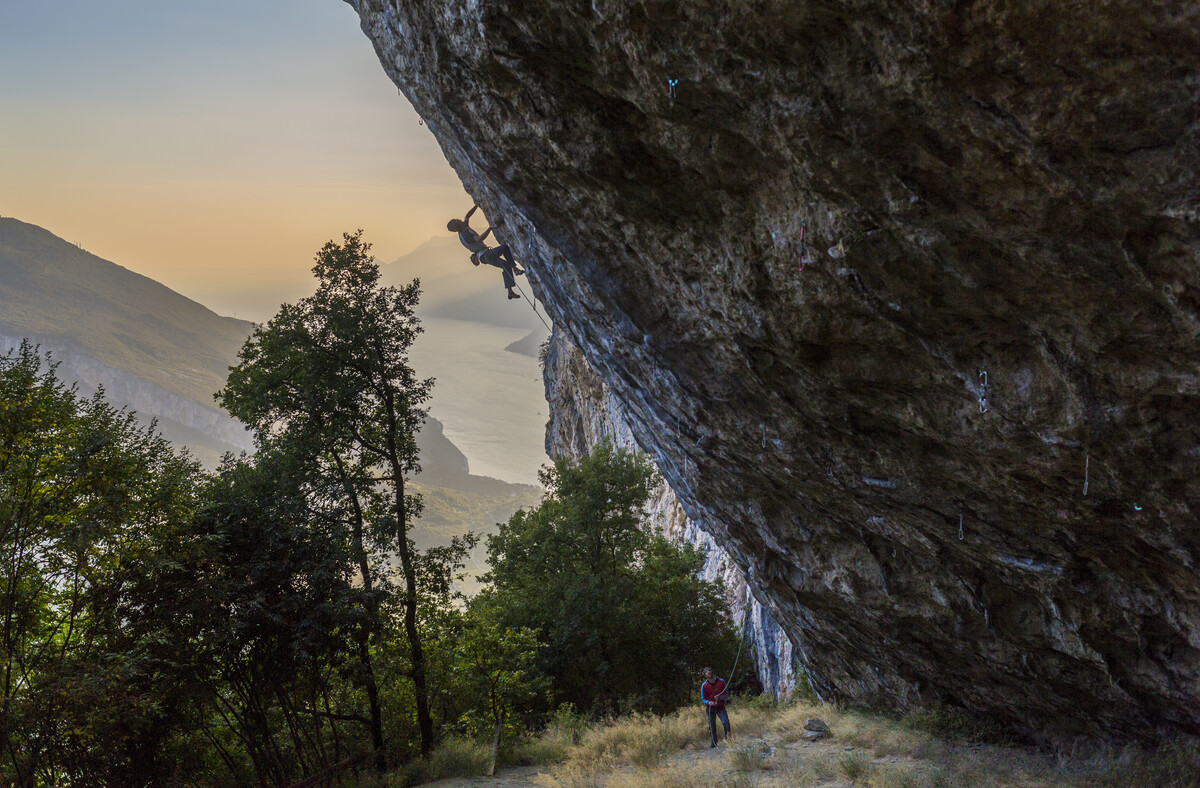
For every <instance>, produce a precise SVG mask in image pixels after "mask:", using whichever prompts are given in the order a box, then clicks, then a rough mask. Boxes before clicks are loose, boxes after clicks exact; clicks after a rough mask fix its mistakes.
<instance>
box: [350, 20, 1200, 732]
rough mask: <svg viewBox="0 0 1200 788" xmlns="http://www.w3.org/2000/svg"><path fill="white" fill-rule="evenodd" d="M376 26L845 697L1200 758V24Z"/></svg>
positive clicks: (673, 472)
mask: <svg viewBox="0 0 1200 788" xmlns="http://www.w3.org/2000/svg"><path fill="white" fill-rule="evenodd" d="M349 2H350V4H351V5H352V6H354V7H355V9H356V10H357V12H358V13H359V15H360V17H361V20H362V27H363V30H364V31H365V32H366V33H367V35H368V36H369V37H370V39H371V40H372V42H373V43H374V46H375V48H376V50H377V52H378V54H379V57H380V61H381V63H382V64H383V66H384V68H385V70H386V71H387V73H388V74H389V75H390V76H391V78H392V79H393V80H394V81H395V82H396V84H397V85H399V86H400V87H401V88H402V90H403V91H404V93H405V94H406V96H407V97H408V99H409V100H410V101H411V102H412V103H413V105H414V106H415V107H416V109H417V110H418V112H420V114H421V115H422V117H423V118H424V121H425V124H426V126H427V127H428V128H429V129H430V130H431V131H432V132H433V133H434V135H435V136H436V138H437V139H438V141H439V143H440V144H441V146H442V149H443V151H444V152H445V154H446V157H447V159H448V160H449V161H450V163H451V164H452V165H453V166H454V167H455V169H456V170H457V172H458V174H459V175H460V177H461V178H462V180H463V183H464V184H465V186H466V188H467V190H468V191H469V192H470V193H471V194H472V195H473V196H474V197H476V198H477V200H478V201H479V203H480V204H481V205H482V206H483V207H484V209H485V211H486V212H487V214H488V216H489V218H491V219H492V220H493V222H494V223H495V224H496V226H497V228H498V229H497V235H498V237H499V239H500V240H502V241H505V242H508V243H509V244H510V245H511V246H512V248H513V249H514V252H515V254H516V256H517V257H518V259H519V261H520V262H522V263H524V264H525V265H526V266H527V267H528V268H529V269H530V272H531V278H532V280H533V283H534V285H535V291H536V293H537V295H538V297H539V298H540V299H541V300H542V301H543V303H544V304H545V306H546V309H547V312H548V313H549V314H550V316H551V317H552V318H553V320H554V322H555V324H556V325H557V326H559V327H561V328H562V329H563V330H565V332H566V333H567V334H568V335H569V337H570V340H571V342H572V344H574V345H575V346H577V347H578V348H579V350H580V352H582V354H583V356H584V357H585V358H586V360H587V363H588V365H589V366H590V367H591V368H592V369H593V370H594V371H595V372H596V373H597V374H598V375H599V377H600V378H601V379H602V380H603V381H604V384H605V385H606V386H607V387H608V389H609V391H610V392H611V394H612V396H613V397H615V398H616V400H617V401H619V402H620V403H622V406H623V408H624V411H625V417H626V421H627V423H628V425H629V427H630V428H631V429H632V431H633V436H634V438H635V439H636V441H637V443H638V444H639V445H641V446H642V447H643V448H644V449H645V450H646V451H648V452H649V453H650V454H652V455H653V457H654V458H655V460H656V462H657V463H658V466H659V468H660V469H661V470H662V472H663V474H664V475H665V477H666V479H667V480H668V481H669V483H670V486H671V488H672V489H673V490H674V491H675V493H676V494H677V495H678V497H679V499H680V501H681V502H682V504H683V506H684V508H685V509H686V511H687V513H688V515H689V517H691V518H692V519H693V520H695V521H696V522H700V523H703V524H704V525H705V527H706V528H708V529H710V531H711V534H712V536H713V537H714V538H715V539H716V541H717V542H718V543H719V544H720V545H721V546H722V547H723V548H724V549H725V550H726V551H727V552H728V553H729V554H730V556H731V557H732V558H733V560H734V561H735V562H736V563H737V565H738V566H739V567H740V568H741V570H742V571H743V572H744V574H745V577H746V579H747V582H748V583H749V584H750V585H751V586H752V588H753V589H754V593H755V596H756V597H757V598H759V599H760V600H762V602H763V604H764V605H765V606H766V607H767V608H768V610H769V612H770V615H771V616H772V617H773V618H774V619H775V620H776V621H778V622H779V623H780V625H781V626H782V627H783V629H784V631H786V632H787V633H788V635H789V637H790V638H791V640H792V643H793V645H794V646H795V647H796V650H797V653H798V655H799V659H800V660H801V661H802V663H803V664H804V665H805V667H806V670H807V672H808V675H809V678H810V681H811V682H812V684H813V686H814V688H815V689H816V690H818V691H819V692H820V693H821V694H822V695H823V696H824V697H826V698H833V697H840V698H846V699H855V700H859V701H864V702H870V703H878V704H883V705H888V706H893V707H904V706H907V705H910V704H914V703H922V702H928V701H933V700H942V701H948V702H952V703H956V704H961V705H963V706H965V707H967V708H969V709H972V710H974V711H976V712H980V713H986V714H991V715H994V716H995V717H997V718H999V719H1003V720H1006V721H1008V722H1009V723H1011V724H1013V725H1015V726H1018V727H1019V728H1021V729H1023V730H1025V731H1026V732H1027V733H1029V734H1030V735H1032V736H1035V737H1042V736H1060V735H1070V734H1074V733H1086V734H1093V733H1106V732H1108V733H1112V732H1116V731H1118V730H1119V731H1121V732H1122V733H1123V734H1124V735H1129V734H1130V733H1131V732H1133V733H1134V735H1145V736H1147V737H1151V736H1153V735H1154V734H1155V733H1158V732H1163V731H1169V730H1170V731H1184V732H1188V733H1191V734H1200V697H1198V696H1200V683H1198V680H1200V577H1198V575H1197V560H1198V559H1200V542H1198V532H1197V522H1198V519H1200V518H1198V515H1200V484H1198V482H1197V470H1198V465H1200V401H1198V399H1197V394H1198V386H1200V369H1198V367H1200V365H1198V362H1200V349H1198V348H1200V346H1198V343H1197V333H1198V332H1200V314H1198V308H1200V304H1198V300H1197V298H1198V296H1197V294H1198V290H1197V285H1198V282H1197V278H1198V276H1200V271H1198V268H1197V262H1198V260H1197V251H1198V249H1200V188H1198V186H1197V184H1198V183H1200V120H1198V118H1200V97H1198V93H1200V58H1197V57H1196V53H1197V52H1200V6H1198V5H1197V4H1195V3H1190V2H1163V3H1153V4H1148V3H1140V2H1136V1H1135V0H1094V2H1087V3H1083V2H1069V3H1062V2H1055V3H1052V2H1029V3H999V2H985V1H983V0H977V1H972V0H961V1H959V2H948V1H946V2H941V1H932V0H925V1H919V2H914V3H907V2H906V3H901V2H897V1H896V0H872V1H871V2H867V0H844V1H841V2H839V1H837V0H744V1H743V2H730V1H729V0H721V1H720V2H718V1H717V0H692V1H690V2H686V3H679V2H656V1H655V0H638V1H636V2H635V1H634V0H627V1H619V2H618V1H616V0H593V1H591V2H565V3H564V2H558V1H557V0H555V1H553V2H551V1H549V0H522V1H521V2H516V1H515V0H486V1H484V0H448V1H447V2H439V3H417V2H408V1H407V0H349ZM668 80H677V84H675V85H674V86H669V85H670V83H669V82H668ZM802 227H804V228H806V229H805V231H804V232H806V240H807V241H808V245H809V256H808V260H809V261H808V262H807V263H804V262H803V261H802V260H801V251H802V250H801V240H800V239H801V233H802V229H801V228H802ZM985 373H986V374H985Z"/></svg>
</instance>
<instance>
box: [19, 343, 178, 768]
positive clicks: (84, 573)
mask: <svg viewBox="0 0 1200 788" xmlns="http://www.w3.org/2000/svg"><path fill="white" fill-rule="evenodd" d="M199 478H200V473H199V470H198V468H197V466H196V464H195V463H193V462H192V461H190V460H189V459H187V458H186V457H183V456H180V455H177V454H175V453H174V452H173V451H172V450H171V448H170V447H169V446H168V445H167V444H166V442H165V441H164V440H163V439H162V438H161V437H159V436H158V435H156V434H155V432H154V430H153V429H152V428H151V429H141V428H139V427H138V425H137V424H136V422H135V420H134V417H133V415H132V414H129V413H123V412H120V411H117V410H115V409H113V408H112V407H111V406H110V405H108V404H106V403H105V402H104V401H103V399H102V397H101V394H99V393H98V394H97V395H96V396H95V397H92V398H91V399H81V398H80V397H78V396H77V395H76V394H75V392H74V391H73V389H70V388H68V387H66V386H64V385H63V384H62V383H61V382H60V381H59V380H58V379H57V377H56V375H55V373H54V368H53V366H52V365H51V364H50V361H49V358H48V357H46V358H43V357H42V356H41V355H40V354H39V353H38V352H37V350H36V349H35V348H33V347H32V346H30V345H29V344H28V343H24V344H22V346H21V347H20V349H18V350H16V351H14V352H10V353H8V354H6V355H4V356H2V357H0V780H2V781H4V782H11V783H17V784H21V785H33V784H60V783H62V782H71V783H73V784H80V785H83V784H88V785H131V784H144V783H146V782H159V781H163V780H165V779H166V776H167V775H168V774H170V773H171V772H172V771H173V769H174V768H175V766H176V762H177V757H176V756H178V754H179V753H178V752H173V750H172V747H173V746H174V743H176V742H177V741H178V736H177V734H178V732H179V730H180V728H181V725H182V719H183V715H184V709H185V708H186V707H187V705H188V699H187V691H186V689H184V688H180V687H178V686H176V685H175V684H174V682H172V681H171V680H170V675H171V674H172V673H173V672H174V670H173V663H172V662H171V660H170V658H169V657H170V655H169V654H168V653H167V652H166V651H165V650H164V649H163V648H162V644H163V642H164V639H165V638H166V637H167V636H168V631H167V630H166V629H164V628H163V627H162V626H157V625H155V626H142V624H144V623H145V622H144V621H134V619H135V618H137V614H138V613H139V609H140V607H139V605H140V603H139V601H138V600H137V598H136V596H134V595H132V594H131V593H130V573H131V567H133V566H135V565H136V564H137V563H138V562H139V561H142V560H143V559H144V557H145V555H146V554H147V553H148V552H151V551H153V549H154V547H153V546H154V545H155V544H157V543H159V542H162V541H164V540H167V539H169V535H170V533H171V532H172V531H173V529H174V528H175V527H176V526H177V524H178V523H180V522H186V520H187V519H188V518H189V517H190V515H191V513H192V511H194V509H195V507H196V505H197V498H196V496H195V492H194V490H195V487H196V484H197V481H198V480H199Z"/></svg>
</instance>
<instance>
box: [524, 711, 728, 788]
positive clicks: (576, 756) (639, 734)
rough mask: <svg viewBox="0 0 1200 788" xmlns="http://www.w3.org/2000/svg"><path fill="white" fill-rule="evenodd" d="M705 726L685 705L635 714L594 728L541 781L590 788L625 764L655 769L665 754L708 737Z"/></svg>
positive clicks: (555, 786) (550, 787) (567, 787)
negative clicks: (661, 713) (662, 711)
mask: <svg viewBox="0 0 1200 788" xmlns="http://www.w3.org/2000/svg"><path fill="white" fill-rule="evenodd" d="M704 725H705V723H704V720H703V719H702V718H698V717H697V715H696V710H695V709H694V708H691V707H688V708H685V709H680V710H679V711H677V712H675V713H674V714H669V715H666V716H664V717H654V716H651V715H635V716H632V717H623V718H621V719H618V720H614V721H611V722H608V723H606V724H603V725H599V726H596V727H593V728H591V729H590V730H588V731H586V732H585V733H584V734H583V736H582V739H581V741H580V742H579V744H577V745H575V746H573V747H570V748H569V749H568V752H567V757H566V760H565V762H564V763H563V765H562V766H561V767H559V768H558V769H555V770H554V773H553V775H551V776H550V777H549V779H547V780H546V781H544V782H542V783H540V784H542V785H546V786H548V788H590V786H592V785H596V784H597V778H596V776H597V775H599V774H601V773H603V772H613V771H618V770H619V769H621V768H622V767H623V766H625V765H626V764H631V765H633V766H635V767H637V768H638V769H641V770H655V767H657V766H658V764H659V761H660V760H661V759H662V758H663V756H664V755H668V754H671V753H676V752H679V751H680V750H682V749H683V748H684V747H686V746H687V745H688V744H689V743H694V742H698V741H702V740H703V739H704V737H705V736H707V732H706V730H705V727H704Z"/></svg>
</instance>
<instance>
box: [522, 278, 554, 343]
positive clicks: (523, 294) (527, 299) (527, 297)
mask: <svg viewBox="0 0 1200 788" xmlns="http://www.w3.org/2000/svg"><path fill="white" fill-rule="evenodd" d="M513 284H514V285H516V288H517V290H520V291H521V296H522V297H523V298H524V299H525V300H526V301H528V302H529V305H530V306H531V307H533V313H534V314H535V315H537V319H538V320H541V321H542V325H543V326H545V327H546V330H547V331H551V332H552V331H554V329H552V328H550V324H549V323H547V322H546V321H545V320H542V313H541V312H539V311H537V304H535V303H533V300H532V299H531V298H530V297H529V296H527V295H525V291H524V290H521V286H520V285H517V284H516V283H515V282H514V283H513Z"/></svg>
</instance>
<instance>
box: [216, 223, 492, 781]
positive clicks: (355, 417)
mask: <svg viewBox="0 0 1200 788" xmlns="http://www.w3.org/2000/svg"><path fill="white" fill-rule="evenodd" d="M369 252H370V245H369V244H366V243H364V242H363V240H362V232H361V231H359V232H358V233H356V234H354V235H350V234H346V235H344V236H343V243H341V244H337V243H334V242H332V241H331V242H329V243H327V244H325V246H324V247H323V248H322V249H321V250H320V251H319V252H318V253H317V256H316V264H315V266H314V267H313V273H314V274H315V275H316V277H317V280H318V286H317V291H316V293H315V294H314V295H312V296H310V297H308V298H304V299H301V300H300V301H299V302H298V303H297V304H284V305H283V306H282V307H280V310H279V312H278V313H277V314H276V315H275V317H274V318H272V319H271V321H270V322H269V323H268V324H267V325H265V326H259V327H257V328H256V329H255V331H254V334H253V336H251V337H250V339H249V340H247V341H246V344H245V345H244V346H243V348H242V350H241V352H240V353H239V355H238V357H239V359H240V363H239V364H238V365H237V366H236V367H234V368H233V369H231V370H230V374H229V379H228V382H227V384H226V386H225V388H224V389H223V390H222V391H221V392H220V393H219V394H218V395H217V397H218V399H219V400H220V401H221V404H222V405H224V406H225V407H226V409H228V410H229V412H230V413H232V414H233V415H234V416H236V417H237V418H239V419H241V420H243V421H244V422H246V423H247V424H249V425H251V426H253V427H254V428H255V429H256V430H257V432H258V440H259V445H260V447H261V449H262V450H263V451H268V450H270V451H276V450H279V451H282V452H283V453H284V454H286V455H287V456H289V457H291V458H293V460H294V467H295V468H296V469H297V470H298V473H299V474H300V476H301V478H302V480H303V484H304V485H305V487H306V490H307V491H308V493H307V494H308V495H309V497H310V498H311V499H312V500H313V501H315V502H316V505H315V506H314V508H315V509H316V510H317V512H318V513H319V514H320V515H321V517H320V521H321V522H323V525H324V527H335V528H338V529H339V530H340V532H341V534H342V539H343V540H344V541H345V542H346V543H347V545H348V551H349V552H348V554H349V555H350V556H352V558H353V560H354V561H355V563H356V564H357V569H358V579H359V582H361V583H362V586H363V589H364V591H365V592H366V595H365V597H364V605H363V610H362V613H361V615H362V618H361V623H360V625H359V627H358V631H357V632H356V633H355V637H356V640H357V648H358V655H357V661H358V663H359V664H358V673H357V675H358V676H359V677H360V679H361V681H362V682H363V684H364V686H365V689H366V691H367V695H368V698H369V702H370V727H371V731H372V737H373V746H374V748H375V749H376V751H377V752H379V753H380V755H379V759H380V760H379V761H378V764H379V765H380V766H381V767H382V765H383V762H382V759H383V755H382V752H383V750H384V741H383V721H382V709H381V706H380V701H379V697H380V693H379V687H378V683H377V682H376V680H375V668H374V665H373V664H372V646H373V644H377V641H378V640H379V637H380V634H381V632H380V630H381V627H382V623H383V620H384V618H383V617H385V616H387V615H388V613H389V602H391V603H393V604H391V605H390V607H391V608H393V609H395V611H396V612H397V614H398V615H399V616H400V617H401V618H402V620H403V625H404V638H405V641H406V643H405V645H406V646H407V648H408V650H409V654H408V665H407V667H406V668H405V674H406V675H407V676H408V677H409V678H411V680H412V683H413V691H412V700H413V702H414V705H415V712H416V717H417V723H418V728H419V733H420V742H421V753H422V754H424V755H428V754H429V752H430V750H431V748H432V746H433V737H434V731H433V721H432V716H431V714H430V711H429V703H428V697H429V693H428V685H427V680H426V673H427V671H428V666H427V664H426V660H425V655H424V648H423V646H422V642H421V640H422V638H421V632H420V628H419V626H418V619H419V618H420V612H419V608H420V607H421V605H422V600H423V599H425V598H428V595H427V594H423V588H425V589H428V590H429V591H430V593H432V595H433V596H434V597H437V596H439V595H444V594H445V593H447V592H448V588H447V587H446V586H447V585H448V581H447V580H446V575H447V572H448V571H451V570H449V569H448V566H449V565H450V564H453V563H454V561H453V559H452V557H451V556H452V554H455V552H456V551H458V552H461V549H462V546H463V544H465V543H466V542H470V541H471V539H472V537H470V536H467V537H466V538H465V542H464V540H463V539H459V540H458V541H457V542H454V543H452V545H451V546H449V547H448V548H446V549H447V550H449V552H448V553H447V552H444V551H443V552H441V553H436V552H435V553H434V554H433V555H432V556H431V557H430V558H429V559H428V560H422V558H421V556H420V555H419V554H417V552H416V550H415V548H414V546H413V544H412V540H411V538H410V536H409V529H410V527H411V525H412V522H413V521H414V520H415V518H416V517H418V516H419V515H420V513H421V500H420V498H419V497H418V496H415V495H413V494H411V492H410V491H408V490H407V488H406V483H407V481H408V477H409V476H411V475H412V474H414V473H416V472H418V471H419V470H420V466H419V464H418V456H417V444H416V437H415V433H416V431H417V430H419V429H420V426H421V424H422V423H423V422H424V420H425V416H426V410H425V409H424V408H423V407H422V405H423V403H424V402H425V401H426V400H427V399H428V397H429V391H430V389H431V387H432V385H433V381H432V380H420V379H418V378H417V377H416V374H415V373H414V372H413V370H412V368H411V367H410V366H409V364H408V349H409V347H410V346H411V344H412V342H413V340H415V339H416V337H417V335H418V334H419V333H420V331H421V327H420V323H419V321H418V320H417V318H416V315H415V314H414V312H413V309H414V307H415V306H416V303H417V299H418V296H419V294H420V286H419V282H417V281H413V282H412V284H410V285H407V286H405V287H401V288H397V287H383V286H381V284H380V279H379V266H378V265H377V264H376V263H375V262H374V260H373V259H372V258H371V257H370V254H369ZM467 549H469V547H468V548H467ZM435 550H436V549H435ZM384 555H386V556H387V559H386V560H387V561H388V562H389V563H390V558H391V557H392V556H394V557H395V559H396V560H397V562H398V563H399V568H400V575H401V578H402V580H403V583H402V586H401V587H400V588H399V590H398V593H397V594H395V595H392V594H390V593H389V592H390V590H391V588H390V579H389V575H390V572H389V571H388V567H387V566H386V564H385V563H384V561H385V559H384V557H383V556H384ZM447 560H449V564H448V563H447ZM393 596H394V598H393ZM387 642H389V643H394V642H396V640H395V639H391V640H388V641H387Z"/></svg>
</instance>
